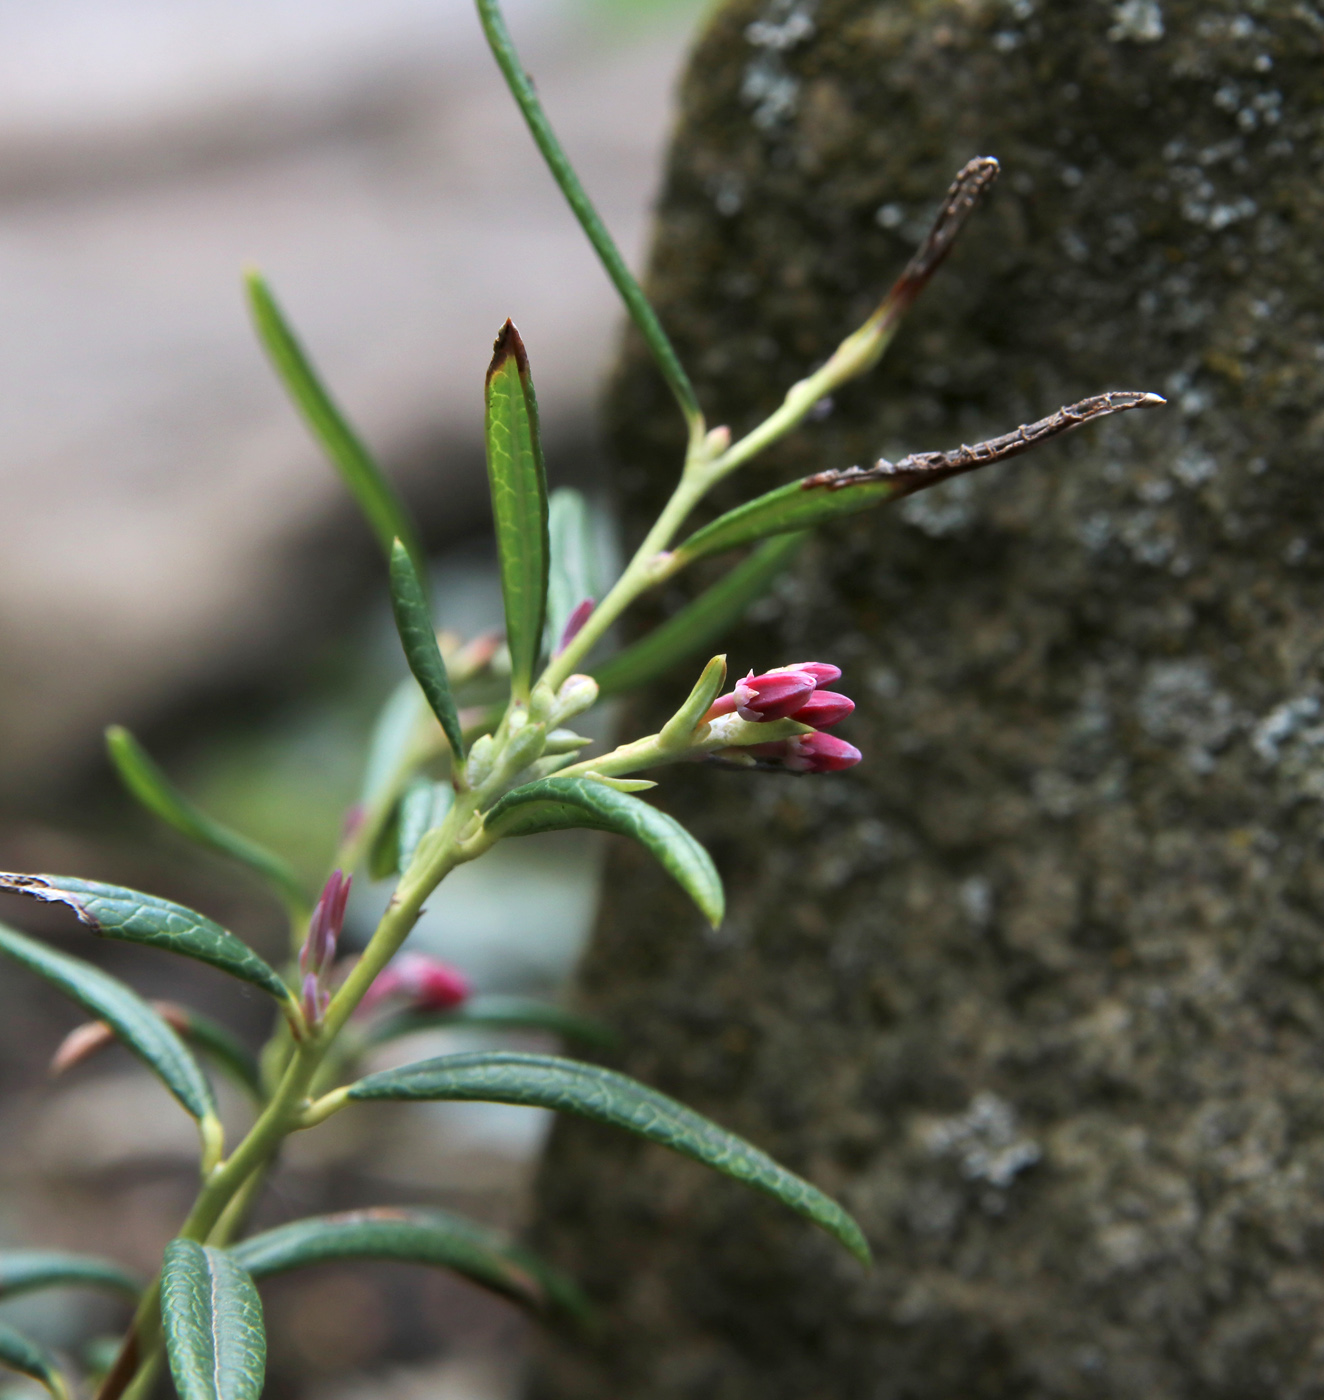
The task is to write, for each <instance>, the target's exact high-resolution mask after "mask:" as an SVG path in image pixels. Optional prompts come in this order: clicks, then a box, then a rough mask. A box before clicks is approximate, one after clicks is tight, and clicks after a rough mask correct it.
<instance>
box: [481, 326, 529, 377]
mask: <svg viewBox="0 0 1324 1400" xmlns="http://www.w3.org/2000/svg"><path fill="white" fill-rule="evenodd" d="M512 358H513V359H514V361H515V369H516V371H517V373H518V374H519V376H520V378H521V379H525V378H527V377H528V373H529V356H528V352H527V351H526V350H525V349H524V340H523V338H522V337H521V336H520V333H519V331H518V330H516V328H515V323H514V321H512V320H511V319H510V317H509V316H507V317H506V324H505V325H504V326H502V327H501V329H500V330H499V331H498V332H497V338H496V340H494V341H493V342H492V363H491V364H490V365H488V367H487V382H488V383H489V384H490V383H491V382H492V376H493V375H495V374H499V373H500V372H501V371H502V370H503V369H504V368H505V367H506V364H507V362H508V361H510V360H511V359H512Z"/></svg>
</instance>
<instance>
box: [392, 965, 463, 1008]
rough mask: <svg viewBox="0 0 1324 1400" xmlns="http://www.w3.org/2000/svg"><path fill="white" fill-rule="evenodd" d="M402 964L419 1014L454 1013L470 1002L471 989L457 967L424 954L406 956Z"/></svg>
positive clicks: (407, 988)
mask: <svg viewBox="0 0 1324 1400" xmlns="http://www.w3.org/2000/svg"><path fill="white" fill-rule="evenodd" d="M400 961H401V963H402V964H403V966H402V967H401V969H400V973H401V977H402V979H403V981H404V986H405V990H406V992H407V994H408V996H409V999H410V1001H411V1002H412V1003H413V1005H414V1008H415V1009H416V1010H418V1011H451V1010H453V1009H454V1008H455V1007H457V1006H459V1005H460V1004H461V1003H462V1002H465V1001H468V999H469V994H470V992H471V991H472V988H471V986H470V984H469V979H468V978H467V977H466V976H465V975H464V973H462V972H461V971H460V969H459V968H458V967H452V966H451V965H450V963H445V962H442V961H441V960H440V959H439V958H429V957H426V956H425V955H424V954H422V953H406V954H405V955H404V957H403V958H401V959H400Z"/></svg>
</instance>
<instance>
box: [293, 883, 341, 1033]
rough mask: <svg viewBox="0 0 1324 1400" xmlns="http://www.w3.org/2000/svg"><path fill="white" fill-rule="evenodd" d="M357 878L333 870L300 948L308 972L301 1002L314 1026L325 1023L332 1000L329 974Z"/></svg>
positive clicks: (305, 973)
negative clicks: (323, 1021) (352, 887)
mask: <svg viewBox="0 0 1324 1400" xmlns="http://www.w3.org/2000/svg"><path fill="white" fill-rule="evenodd" d="M353 879H354V877H353V876H352V875H342V874H341V873H340V871H339V870H335V871H333V872H332V873H331V878H330V879H329V880H327V882H326V884H325V885H324V886H323V887H322V893H321V896H320V897H319V898H318V901H317V904H316V906H315V907H314V909H313V914H312V918H310V919H309V920H308V937H307V938H306V939H304V944H303V947H302V948H301V949H300V950H299V968H300V970H301V971H302V972H303V974H304V977H303V986H302V991H301V995H300V1004H301V1006H302V1007H303V1014H304V1019H305V1020H306V1021H307V1022H308V1024H309V1025H310V1026H315V1025H318V1024H319V1023H320V1022H321V1019H322V1017H323V1015H324V1014H325V1012H326V1008H327V1005H328V1003H329V1002H330V1000H331V993H330V990H329V988H328V985H327V983H328V975H329V973H330V971H331V964H332V963H333V962H335V960H336V945H337V944H338V943H339V941H340V931H341V929H342V928H344V925H345V905H346V904H347V903H348V902H349V887H350V885H351V884H352V883H353Z"/></svg>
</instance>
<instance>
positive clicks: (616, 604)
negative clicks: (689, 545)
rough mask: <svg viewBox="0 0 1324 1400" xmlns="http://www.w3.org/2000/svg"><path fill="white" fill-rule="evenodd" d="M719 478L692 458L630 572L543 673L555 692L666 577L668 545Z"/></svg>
mask: <svg viewBox="0 0 1324 1400" xmlns="http://www.w3.org/2000/svg"><path fill="white" fill-rule="evenodd" d="M715 480H716V477H715V476H714V475H713V467H712V466H711V465H709V464H708V463H707V462H706V461H705V460H704V459H703V458H702V457H697V458H696V457H695V455H694V454H691V456H690V459H689V461H688V462H687V464H686V467H685V471H684V472H683V473H682V475H681V479H680V481H679V483H678V484H677V486H676V489H675V491H673V492H672V495H671V499H670V500H669V501H668V502H667V504H666V507H665V508H664V509H663V511H662V514H661V515H659V516H658V518H657V521H656V523H655V524H654V525H653V528H652V529H651V530H650V531H649V532H648V534H647V536H646V537H645V539H644V542H643V543H642V544H641V545H640V546H639V548H638V549H637V550H636V551H635V555H634V558H633V559H631V560H630V562H629V564H628V565H626V568H625V572H624V573H623V574H622V575H621V576H620V578H618V579H617V580H616V582H615V584H613V585H612V588H611V590H610V592H609V593H608V594H607V596H606V597H605V598H604V599H603V600H602V602H600V603H599V604H598V606H597V607H596V608H594V610H593V612H592V613H591V614H590V616H589V619H588V621H587V622H585V624H584V625H583V627H581V628H580V630H579V633H578V635H577V636H576V637H575V639H574V640H573V641H572V642H571V643H570V645H569V646H567V647H566V649H565V650H564V651H563V652H562V653H561V654H560V655H559V656H557V657H555V658H554V659H553V660H552V661H551V662H550V663H549V665H548V667H547V670H546V671H545V672H543V676H542V679H543V681H544V682H545V683H546V684H547V685H549V686H550V687H551V688H552V689H553V690H555V689H556V688H557V687H558V686H560V684H561V682H562V681H564V680H565V678H566V677H567V676H569V675H572V674H573V673H574V672H575V671H576V670H577V669H578V667H579V664H580V662H582V661H583V660H584V658H585V657H586V656H587V655H588V654H589V652H590V651H592V650H593V648H594V647H595V646H596V645H597V644H598V642H599V641H601V640H602V637H603V636H604V635H605V633H606V632H607V630H608V628H610V627H611V626H612V624H613V623H614V622H615V621H616V619H617V618H618V617H620V615H621V614H622V613H623V612H624V611H625V610H626V608H628V607H629V606H630V604H631V603H633V602H634V600H635V599H636V598H638V597H639V595H640V594H641V593H644V592H645V591H647V590H648V589H649V588H651V587H653V585H654V584H655V583H656V582H657V581H658V579H659V578H661V577H663V576H664V575H665V573H666V571H667V566H668V559H667V555H666V554H665V552H664V551H665V550H666V547H667V546H668V545H669V544H670V543H671V541H672V539H673V538H674V537H675V534H676V532H677V530H679V529H680V527H681V526H682V525H683V524H684V523H685V518H686V516H688V515H689V513H690V511H692V510H693V509H694V507H695V506H696V505H697V504H698V503H699V502H700V501H701V500H702V499H703V497H704V496H705V495H706V494H707V492H708V490H709V488H710V487H711V486H712V484H713V482H714V481H715Z"/></svg>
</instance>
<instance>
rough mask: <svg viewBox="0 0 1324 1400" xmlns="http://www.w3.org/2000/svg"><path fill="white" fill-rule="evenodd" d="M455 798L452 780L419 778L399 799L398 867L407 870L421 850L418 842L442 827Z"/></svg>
mask: <svg viewBox="0 0 1324 1400" xmlns="http://www.w3.org/2000/svg"><path fill="white" fill-rule="evenodd" d="M454 801H455V789H454V788H453V787H452V786H451V785H450V784H449V783H434V782H431V781H430V780H429V779H427V778H417V779H415V780H414V782H412V783H411V784H410V785H409V788H408V790H407V791H406V793H405V795H404V797H402V798H401V799H400V819H399V822H398V832H397V841H398V844H399V853H400V855H399V861H398V863H397V868H398V869H399V870H402V871H403V870H406V869H408V867H409V862H410V861H412V860H413V858H414V852H415V851H416V850H418V843H419V842H420V841H421V840H422V839H423V838H424V837H425V836H426V835H427V834H428V832H429V831H431V830H432V828H433V827H435V826H440V825H441V823H442V822H443V821H445V819H446V813H447V812H449V811H450V809H451V804H452V803H453V802H454Z"/></svg>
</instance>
